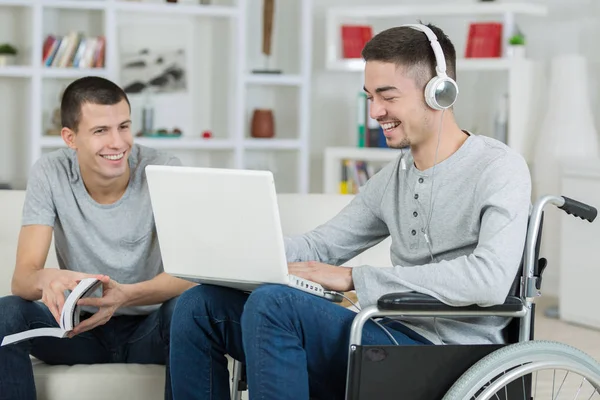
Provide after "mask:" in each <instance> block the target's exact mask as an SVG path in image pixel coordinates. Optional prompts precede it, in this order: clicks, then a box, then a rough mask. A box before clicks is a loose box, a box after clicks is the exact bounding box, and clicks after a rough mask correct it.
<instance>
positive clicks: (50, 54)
mask: <svg viewBox="0 0 600 400" xmlns="http://www.w3.org/2000/svg"><path fill="white" fill-rule="evenodd" d="M105 49H106V40H105V38H104V36H98V37H85V36H84V35H83V34H82V33H78V32H71V33H69V34H68V35H66V36H55V35H48V36H47V37H46V40H44V46H43V48H42V63H43V65H45V66H46V67H57V68H103V67H104V57H105V51H106V50H105Z"/></svg>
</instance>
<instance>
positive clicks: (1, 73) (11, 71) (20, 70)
mask: <svg viewBox="0 0 600 400" xmlns="http://www.w3.org/2000/svg"><path fill="white" fill-rule="evenodd" d="M32 75H33V69H32V68H31V67H22V66H10V67H0V77H9V78H29V77H30V76H32Z"/></svg>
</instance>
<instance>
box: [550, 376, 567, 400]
mask: <svg viewBox="0 0 600 400" xmlns="http://www.w3.org/2000/svg"><path fill="white" fill-rule="evenodd" d="M567 376H569V371H567V373H566V374H565V377H564V378H563V381H562V383H561V384H560V387H559V388H558V393H556V397H555V398H554V399H553V400H556V399H558V395H559V394H560V390H561V389H562V387H563V385H564V384H565V381H566V380H567Z"/></svg>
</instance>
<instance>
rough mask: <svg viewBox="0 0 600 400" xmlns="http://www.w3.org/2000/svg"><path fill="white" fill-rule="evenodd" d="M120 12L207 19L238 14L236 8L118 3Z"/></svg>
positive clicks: (117, 7)
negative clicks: (177, 15) (203, 17)
mask: <svg viewBox="0 0 600 400" xmlns="http://www.w3.org/2000/svg"><path fill="white" fill-rule="evenodd" d="M115 7H116V9H117V10H118V11H130V12H136V13H137V12H140V13H148V14H160V15H164V14H181V15H186V16H190V15H194V16H205V17H234V16H236V15H237V14H238V10H237V8H236V7H228V6H215V5H192V4H189V5H187V4H178V3H156V4H155V3H136V2H126V1H117V2H116V5H115Z"/></svg>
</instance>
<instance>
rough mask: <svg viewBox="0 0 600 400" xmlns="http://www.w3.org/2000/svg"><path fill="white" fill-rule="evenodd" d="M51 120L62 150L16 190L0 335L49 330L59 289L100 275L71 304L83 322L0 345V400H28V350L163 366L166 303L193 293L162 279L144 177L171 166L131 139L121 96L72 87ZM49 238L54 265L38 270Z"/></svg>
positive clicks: (103, 83)
mask: <svg viewBox="0 0 600 400" xmlns="http://www.w3.org/2000/svg"><path fill="white" fill-rule="evenodd" d="M61 119H62V126H63V128H62V132H61V134H62V138H63V139H64V141H65V143H66V144H67V147H66V148H64V149H59V150H56V151H54V152H52V153H49V154H47V155H44V156H43V157H42V158H41V159H40V160H38V161H37V162H36V164H35V165H34V166H33V168H32V170H31V173H30V176H29V180H28V183H27V192H26V198H25V204H24V209H23V217H22V228H21V232H20V236H19V242H18V249H17V262H16V267H15V271H14V275H13V280H12V292H13V296H7V297H4V298H0V338H1V337H4V336H5V335H9V334H12V333H16V332H20V331H24V330H28V329H35V328H43V327H57V326H58V322H57V321H58V319H59V316H60V313H61V310H62V306H63V304H64V301H65V297H64V291H65V290H72V289H73V288H74V287H75V286H76V285H77V283H78V281H79V280H81V279H83V278H85V277H92V276H94V277H99V278H100V279H101V280H102V282H103V291H102V296H101V297H97V298H88V299H83V300H81V301H80V305H82V306H83V310H84V313H83V315H82V322H81V324H80V325H78V326H77V327H76V328H75V329H74V331H73V332H72V334H71V335H70V338H68V339H56V338H48V337H42V338H36V339H32V340H28V341H25V342H21V343H18V344H14V345H9V346H3V347H0V399H2V400H5V399H19V400H33V399H35V398H36V390H35V385H34V380H33V375H32V366H31V361H30V359H29V354H32V355H33V356H35V357H37V358H39V359H40V360H42V361H45V362H46V363H49V364H69V365H72V364H96V363H117V362H118V363H141V364H149V363H152V364H167V365H168V359H169V357H168V353H169V327H170V321H171V314H172V310H173V308H174V305H175V300H176V298H177V296H178V295H179V294H181V293H182V292H183V291H184V290H186V289H188V288H189V287H191V286H193V285H192V284H191V283H189V282H187V281H184V280H180V279H177V278H173V277H171V276H169V275H167V274H165V273H164V272H163V267H162V260H161V255H160V250H159V246H158V241H157V238H156V232H155V226H154V219H153V215H152V208H151V204H150V198H149V195H148V188H147V183H146V179H145V172H144V169H145V167H146V165H149V164H168V165H179V164H180V162H179V160H178V159H177V158H175V157H172V156H169V155H167V154H164V153H162V152H159V151H156V150H153V149H150V148H146V147H143V146H139V145H136V144H134V143H133V135H132V132H131V124H132V122H131V109H130V104H129V100H128V99H127V96H126V94H125V93H124V92H123V90H122V89H121V88H119V87H118V86H117V85H115V84H114V83H113V82H111V81H109V80H106V79H103V78H99V77H86V78H82V79H79V80H77V81H75V82H73V83H71V84H70V85H69V86H68V87H67V88H66V90H65V92H64V94H63V98H62V103H61ZM53 234H54V241H55V251H56V255H57V259H58V264H59V265H58V266H59V267H60V268H58V269H56V268H49V269H47V268H44V265H45V262H46V258H47V255H48V251H49V248H50V243H51V240H52V236H53ZM40 300H41V301H40ZM168 371H169V369H168V368H167V375H166V376H167V377H168ZM168 382H169V380H168V379H167V383H168ZM165 397H166V398H170V397H171V394H170V388H169V385H166V388H165Z"/></svg>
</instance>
